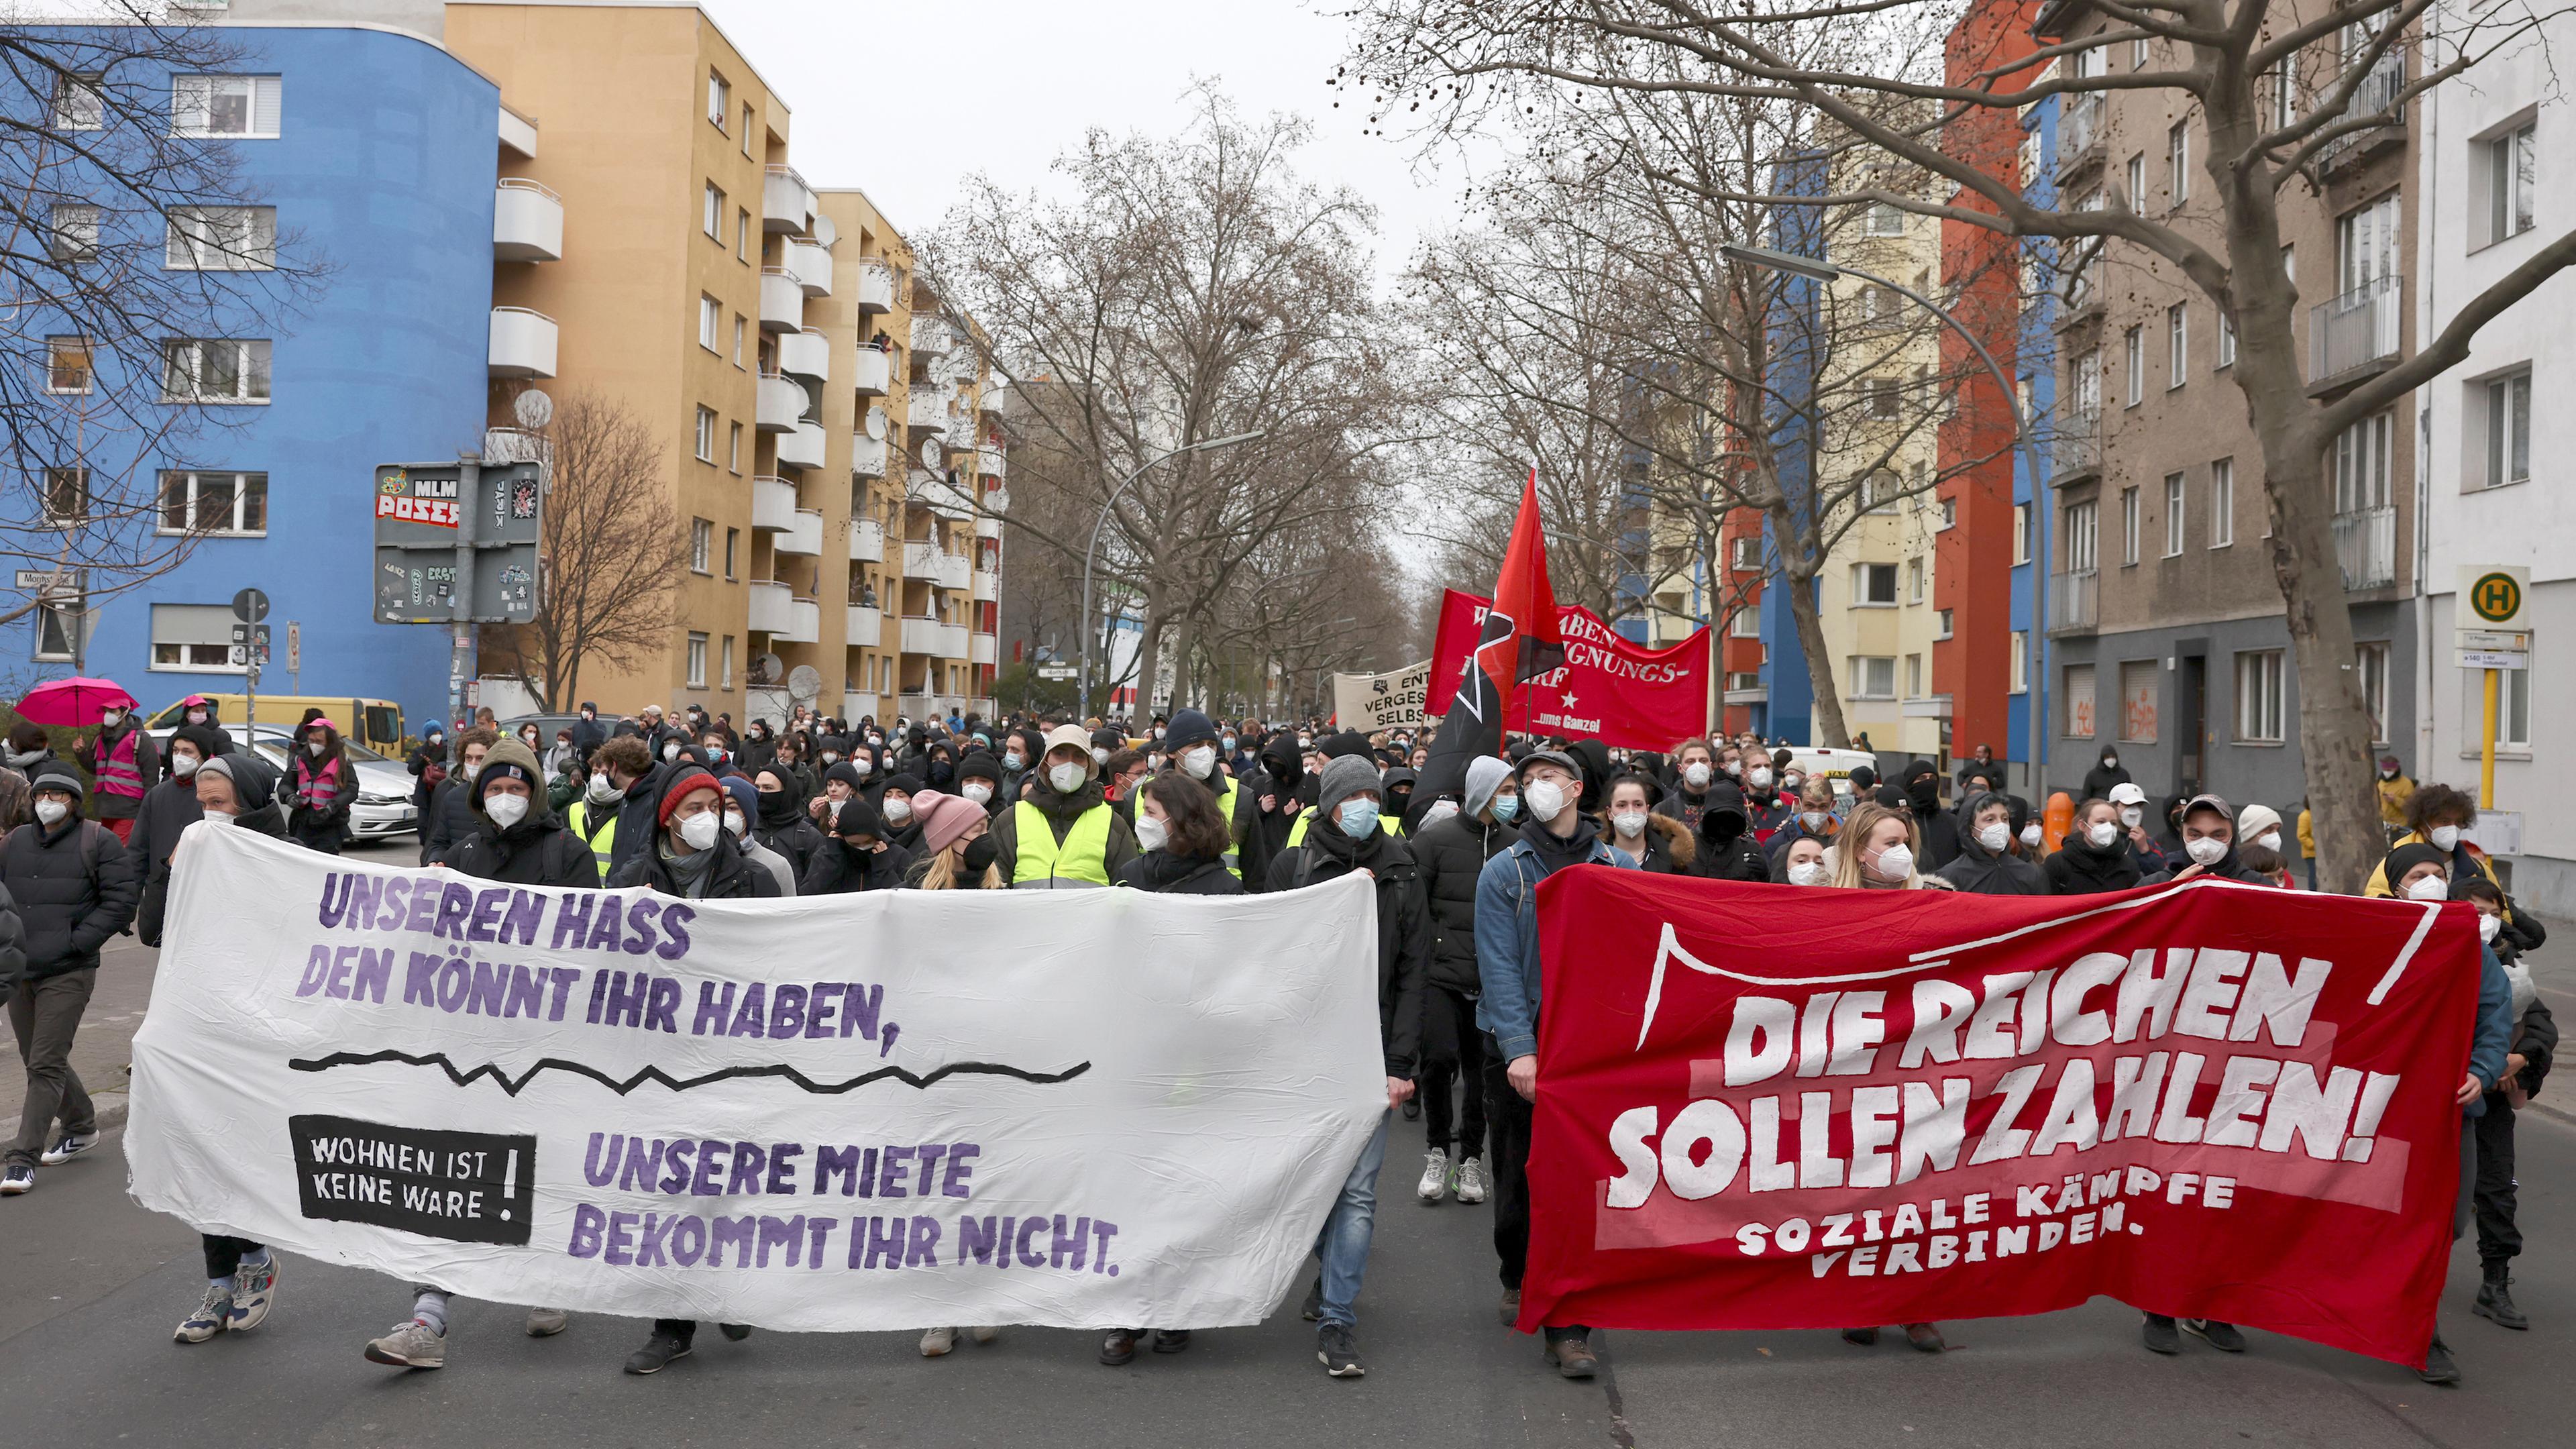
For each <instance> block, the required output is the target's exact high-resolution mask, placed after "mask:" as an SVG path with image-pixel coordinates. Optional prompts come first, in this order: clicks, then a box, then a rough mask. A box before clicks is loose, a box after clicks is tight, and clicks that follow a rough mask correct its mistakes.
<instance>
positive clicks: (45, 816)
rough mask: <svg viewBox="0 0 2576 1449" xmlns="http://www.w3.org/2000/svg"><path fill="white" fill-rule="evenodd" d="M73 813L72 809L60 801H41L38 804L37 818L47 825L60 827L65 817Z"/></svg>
mask: <svg viewBox="0 0 2576 1449" xmlns="http://www.w3.org/2000/svg"><path fill="white" fill-rule="evenodd" d="M71 813H72V807H70V806H69V805H66V804H64V803H63V802H62V801H60V800H39V801H37V802H36V818H37V819H39V820H41V821H43V822H45V823H46V824H47V825H60V824H62V823H63V817H64V816H66V815H69V814H71Z"/></svg>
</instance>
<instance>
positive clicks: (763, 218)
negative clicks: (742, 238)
mask: <svg viewBox="0 0 2576 1449" xmlns="http://www.w3.org/2000/svg"><path fill="white" fill-rule="evenodd" d="M760 229H761V230H762V231H785V232H810V231H812V230H813V229H814V189H813V188H812V187H810V186H807V185H806V184H805V178H804V177H802V176H799V175H797V174H796V168H795V167H793V166H772V167H770V168H769V169H768V170H767V171H766V172H765V173H763V174H762V176H761V178H760Z"/></svg>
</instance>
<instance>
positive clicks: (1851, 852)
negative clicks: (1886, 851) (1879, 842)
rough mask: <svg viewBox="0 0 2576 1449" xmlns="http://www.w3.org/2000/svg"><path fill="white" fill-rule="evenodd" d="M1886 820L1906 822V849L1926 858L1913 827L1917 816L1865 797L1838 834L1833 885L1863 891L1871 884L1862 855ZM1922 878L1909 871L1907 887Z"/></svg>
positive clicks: (1834, 853)
mask: <svg viewBox="0 0 2576 1449" xmlns="http://www.w3.org/2000/svg"><path fill="white" fill-rule="evenodd" d="M1884 820H1894V821H1897V822H1899V823H1901V824H1903V825H1904V827H1905V848H1906V849H1908V850H1910V851H1913V852H1914V857H1915V859H1916V860H1918V861H1919V860H1921V859H1922V858H1923V846H1922V842H1921V840H1920V838H1919V837H1918V835H1917V834H1916V831H1915V829H1914V817H1912V816H1910V815H1908V814H1906V813H1905V812H1904V811H1902V810H1897V809H1894V808H1892V807H1890V806H1886V805H1881V804H1879V803H1878V802H1877V801H1875V800H1863V801H1862V802H1860V804H1858V805H1856V806H1853V807H1852V813H1851V818H1850V819H1849V820H1846V821H1844V822H1843V828H1842V833H1841V834H1840V835H1838V836H1836V837H1835V844H1834V850H1833V857H1834V878H1833V881H1832V882H1831V883H1832V884H1834V885H1838V886H1841V887H1842V888H1843V889H1845V890H1862V889H1865V888H1867V887H1868V885H1869V878H1868V875H1867V869H1868V868H1867V867H1866V866H1864V865H1863V864H1862V863H1861V856H1862V855H1863V854H1865V853H1866V852H1867V851H1868V849H1869V838H1870V837H1871V836H1872V835H1874V834H1876V833H1878V826H1879V822H1881V821H1884ZM1921 879H1922V877H1921V876H1920V875H1917V874H1914V873H1912V872H1909V873H1907V875H1906V877H1905V887H1906V889H1908V890H1911V889H1913V888H1914V884H1915V882H1917V881H1919V880H1921ZM1880 884H1881V888H1885V883H1884V882H1881V883H1880Z"/></svg>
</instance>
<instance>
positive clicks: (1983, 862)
mask: <svg viewBox="0 0 2576 1449" xmlns="http://www.w3.org/2000/svg"><path fill="white" fill-rule="evenodd" d="M1933 874H1935V875H1937V876H1939V877H1941V879H1943V880H1945V881H1948V882H1949V883H1950V888H1951V889H1953V890H1958V891H1965V892H1966V893H1968V894H1969V895H1975V896H2044V895H2048V894H2050V893H2051V892H2050V890H2049V884H2048V872H2046V871H2044V870H2042V869H2040V868H2039V867H2038V866H2037V865H2034V864H2032V863H2031V862H2029V861H2027V860H2024V859H2022V858H2021V857H2020V856H2018V855H2014V854H2012V853H2011V852H2010V851H2009V850H2007V851H2006V852H2004V853H2003V854H2001V855H1997V854H1995V853H1993V852H1992V851H1989V850H1987V849H1986V848H1985V847H1984V846H1983V845H1980V844H1978V843H1977V839H1976V837H1975V836H1973V835H1971V836H1969V837H1968V838H1967V839H1965V840H1962V841H1960V842H1959V858H1958V859H1956V860H1954V861H1951V862H1950V863H1949V864H1948V865H1945V866H1943V867H1941V868H1940V869H1939V870H1937V871H1934V872H1933Z"/></svg>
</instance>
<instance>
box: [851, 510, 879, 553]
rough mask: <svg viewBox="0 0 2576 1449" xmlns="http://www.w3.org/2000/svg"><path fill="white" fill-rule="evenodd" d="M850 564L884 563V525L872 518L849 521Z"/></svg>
mask: <svg viewBox="0 0 2576 1449" xmlns="http://www.w3.org/2000/svg"><path fill="white" fill-rule="evenodd" d="M850 562H852V563H884V562H885V525H884V524H882V523H879V522H877V521H876V520H875V519H873V518H854V519H851V520H850Z"/></svg>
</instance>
